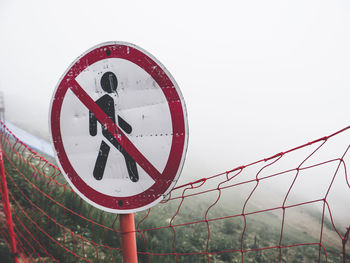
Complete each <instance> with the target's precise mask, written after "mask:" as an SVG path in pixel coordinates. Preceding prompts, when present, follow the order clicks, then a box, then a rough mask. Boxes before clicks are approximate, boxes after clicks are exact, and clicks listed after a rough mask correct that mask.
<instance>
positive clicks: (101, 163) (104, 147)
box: [93, 141, 110, 180]
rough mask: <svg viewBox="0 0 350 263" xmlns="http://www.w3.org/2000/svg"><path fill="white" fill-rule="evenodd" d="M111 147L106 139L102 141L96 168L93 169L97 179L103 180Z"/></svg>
mask: <svg viewBox="0 0 350 263" xmlns="http://www.w3.org/2000/svg"><path fill="white" fill-rule="evenodd" d="M109 150H110V147H109V146H108V144H107V143H105V142H104V141H102V142H101V146H100V150H99V152H98V155H97V159H96V163H95V168H94V171H93V175H94V177H95V179H96V180H101V179H102V177H103V173H104V171H105V168H106V163H107V158H108V154H109Z"/></svg>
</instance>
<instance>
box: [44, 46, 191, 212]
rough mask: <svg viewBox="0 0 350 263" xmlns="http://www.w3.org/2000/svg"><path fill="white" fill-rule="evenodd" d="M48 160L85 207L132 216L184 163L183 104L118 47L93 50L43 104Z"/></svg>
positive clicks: (163, 190) (146, 62)
mask: <svg viewBox="0 0 350 263" xmlns="http://www.w3.org/2000/svg"><path fill="white" fill-rule="evenodd" d="M49 116H50V117H49V118H50V120H49V126H50V131H51V132H50V133H51V139H52V142H53V145H54V148H55V152H56V159H57V161H58V163H59V165H60V168H61V171H62V172H63V174H64V176H65V178H66V180H67V181H68V182H69V184H70V185H71V187H72V188H73V189H74V190H75V191H76V192H77V193H78V194H79V195H80V196H81V197H82V198H83V199H84V200H86V201H87V202H88V203H90V204H91V205H93V206H95V207H97V208H99V209H102V210H105V211H108V212H114V213H133V212H137V211H141V210H144V209H147V208H149V207H151V206H153V205H155V204H157V203H158V202H160V201H161V200H162V199H163V198H164V197H165V196H166V195H167V194H168V193H169V192H170V191H171V189H172V188H173V187H174V186H175V184H176V182H177V180H178V178H179V175H180V173H181V170H182V167H183V163H184V160H185V155H186V150H187V141H188V124H187V114H186V108H185V102H184V99H183V97H182V94H181V92H180V89H179V87H178V85H177V84H176V82H175V80H174V79H173V77H172V76H171V75H170V73H169V72H168V71H167V70H166V68H165V67H164V66H163V65H162V64H161V63H160V62H159V61H158V60H157V59H156V58H154V57H153V56H152V55H150V54H149V53H148V52H146V51H145V50H143V49H141V48H139V47H137V46H135V45H132V44H129V43H125V42H108V43H103V44H100V45H97V46H95V47H93V48H91V49H90V50H88V51H87V52H85V53H84V54H82V55H81V56H80V57H78V58H77V59H76V60H75V61H74V62H73V63H72V65H71V66H70V67H69V68H68V69H67V71H66V72H65V73H64V74H63V76H62V77H61V79H60V80H59V82H58V85H57V86H56V90H55V92H54V95H53V97H52V100H51V107H50V115H49Z"/></svg>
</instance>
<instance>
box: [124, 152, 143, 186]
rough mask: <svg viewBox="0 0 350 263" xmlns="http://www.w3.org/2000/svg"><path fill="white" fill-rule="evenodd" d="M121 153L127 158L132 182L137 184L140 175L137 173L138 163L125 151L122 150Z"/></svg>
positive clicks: (127, 166)
mask: <svg viewBox="0 0 350 263" xmlns="http://www.w3.org/2000/svg"><path fill="white" fill-rule="evenodd" d="M121 152H122V154H123V155H124V158H125V163H126V168H128V173H129V177H130V180H131V181H133V182H134V183H135V182H137V181H138V180H139V173H138V171H137V166H136V162H135V161H134V159H133V158H131V156H130V155H129V154H128V153H127V152H126V151H125V150H124V149H122V151H121Z"/></svg>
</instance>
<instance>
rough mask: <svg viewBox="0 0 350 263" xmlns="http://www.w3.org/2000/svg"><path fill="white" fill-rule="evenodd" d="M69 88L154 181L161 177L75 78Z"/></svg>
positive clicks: (71, 80)
mask: <svg viewBox="0 0 350 263" xmlns="http://www.w3.org/2000/svg"><path fill="white" fill-rule="evenodd" d="M68 86H69V88H70V89H71V90H72V91H73V93H74V94H75V95H76V96H77V98H78V99H79V100H80V101H81V102H82V103H83V104H84V105H85V106H86V107H87V108H88V110H89V111H91V112H92V113H93V114H94V115H95V117H96V118H97V119H98V121H99V122H100V123H101V124H102V125H103V126H104V127H106V129H107V130H108V131H109V132H110V133H111V134H112V135H113V137H114V138H115V139H116V140H117V141H118V142H119V143H120V145H121V146H122V147H123V148H124V149H125V151H127V153H128V154H129V155H130V156H131V157H132V158H133V159H134V160H135V162H136V163H137V164H138V165H140V166H141V167H142V169H143V170H144V171H145V172H146V173H147V174H148V175H149V176H151V177H152V179H153V180H154V181H156V182H157V181H158V180H159V179H161V175H162V174H161V173H160V172H159V171H158V170H157V169H156V168H155V167H154V166H153V165H152V164H151V163H150V162H149V161H148V160H147V159H146V158H145V157H144V156H143V154H142V153H141V152H140V151H139V150H138V149H137V148H136V147H135V145H134V144H133V143H132V142H131V141H130V140H129V139H128V137H127V136H126V135H125V134H124V133H123V132H122V130H121V129H119V127H118V126H117V125H116V124H115V123H114V122H113V121H112V120H111V119H110V118H109V117H108V116H107V114H106V113H105V112H104V111H103V110H101V108H100V107H99V106H98V105H97V104H96V103H95V101H94V100H93V99H91V97H90V96H89V95H88V94H87V93H86V92H85V90H84V89H83V88H82V87H81V86H80V85H79V83H78V82H77V81H76V80H75V79H74V78H73V79H70V83H69V85H68Z"/></svg>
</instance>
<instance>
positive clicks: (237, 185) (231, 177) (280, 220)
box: [0, 125, 350, 262]
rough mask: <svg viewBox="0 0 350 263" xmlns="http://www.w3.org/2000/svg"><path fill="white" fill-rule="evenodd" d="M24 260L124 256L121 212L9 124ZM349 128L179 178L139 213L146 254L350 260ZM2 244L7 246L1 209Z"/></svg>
mask: <svg viewBox="0 0 350 263" xmlns="http://www.w3.org/2000/svg"><path fill="white" fill-rule="evenodd" d="M0 136H1V145H2V148H3V151H4V162H5V169H6V179H7V184H8V188H9V198H10V203H11V209H12V216H13V221H14V230H15V235H16V241H17V245H18V250H19V254H18V256H19V259H20V260H21V261H22V262H121V261H122V251H121V233H120V231H119V219H118V215H115V214H111V213H106V212H103V211H100V210H98V209H95V208H94V207H92V206H90V205H89V204H87V203H86V202H85V201H83V200H82V199H81V198H80V197H79V196H78V195H77V194H75V193H74V192H73V190H72V189H71V188H70V186H69V185H68V184H67V183H66V182H65V180H64V178H63V176H62V174H61V172H60V170H59V169H58V168H57V167H56V166H55V165H54V164H53V163H54V160H50V158H49V157H47V158H44V157H43V156H40V155H39V154H38V153H36V152H34V151H33V150H32V149H30V148H29V147H28V146H27V145H25V144H24V143H23V142H21V141H20V140H19V139H18V138H16V136H15V135H14V134H12V133H11V131H9V130H8V129H7V128H6V127H5V126H4V125H2V127H1V133H0ZM349 136H350V127H346V128H344V129H342V130H340V131H338V132H336V133H334V134H332V135H330V136H326V137H323V138H321V139H318V140H315V141H312V142H310V143H307V144H305V145H302V146H299V147H296V148H294V149H291V150H288V151H285V152H281V153H278V154H276V155H274V156H272V157H269V158H266V159H262V160H259V161H256V162H253V163H250V164H248V165H244V166H240V167H237V168H235V169H232V170H230V171H226V172H224V173H221V174H217V175H214V176H211V177H207V178H202V179H199V180H195V181H193V182H190V183H186V184H183V185H180V186H177V187H175V188H174V189H173V190H172V191H171V193H170V194H169V195H168V197H167V198H166V199H165V200H164V201H163V202H161V203H160V204H159V205H157V206H156V207H154V208H152V209H149V210H147V211H144V212H139V213H137V214H136V215H135V224H136V236H137V247H138V259H139V262H347V261H348V260H349V255H348V254H347V253H346V252H347V251H346V248H347V246H348V243H349V242H348V238H349V231H350V228H349V223H350V213H349V212H350V211H349V207H350V183H349V178H348V174H347V164H348V163H349V161H350V157H349V147H350V145H349V142H350V140H349ZM0 220H1V224H0V241H1V242H0V243H1V244H2V245H6V246H9V243H10V242H9V240H10V239H9V235H8V230H7V227H6V220H5V218H4V212H3V210H1V211H0Z"/></svg>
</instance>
